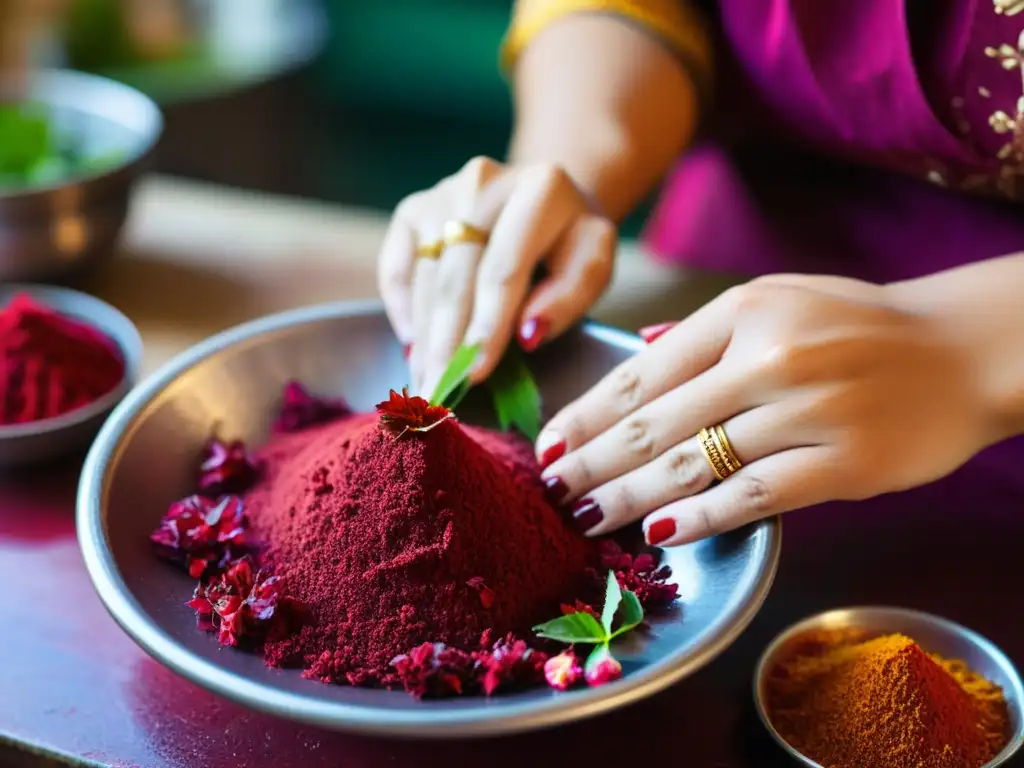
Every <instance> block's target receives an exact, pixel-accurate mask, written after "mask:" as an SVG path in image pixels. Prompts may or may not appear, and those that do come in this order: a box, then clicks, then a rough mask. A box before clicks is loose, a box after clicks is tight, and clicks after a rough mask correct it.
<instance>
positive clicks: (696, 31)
mask: <svg viewBox="0 0 1024 768" xmlns="http://www.w3.org/2000/svg"><path fill="white" fill-rule="evenodd" d="M574 13H607V14H612V15H616V16H623V17H625V18H628V19H630V20H631V21H634V22H636V23H637V24H639V25H641V26H643V27H646V28H647V29H648V30H650V31H651V32H653V33H655V34H656V35H657V36H658V37H660V38H662V39H663V40H665V42H666V43H668V44H669V45H670V46H672V48H674V49H676V50H677V51H678V52H679V53H681V54H683V55H685V56H686V57H687V58H689V59H691V60H692V63H694V64H696V65H697V66H699V67H701V68H702V69H704V68H708V67H710V51H709V46H708V41H707V38H706V37H705V34H704V25H703V23H702V20H701V18H700V17H699V16H698V15H697V13H696V11H694V9H693V8H691V7H690V6H689V5H688V4H687V3H686V2H685V0H550V2H547V3H545V4H544V6H543V8H541V9H539V10H538V11H536V12H534V13H532V14H530V15H528V16H525V17H519V16H516V17H514V18H513V21H512V25H511V26H510V27H509V30H508V32H507V33H506V35H505V40H504V42H503V43H502V46H501V67H502V69H503V70H505V71H510V70H511V68H512V66H513V65H514V64H515V62H516V59H517V58H519V55H520V54H521V53H522V52H523V49H525V48H526V46H527V45H529V44H530V42H531V41H532V40H533V38H534V37H536V36H537V34H538V33H540V32H541V31H542V30H543V29H545V28H546V27H548V26H549V25H550V24H552V23H554V22H555V21H558V20H559V19H561V18H563V17H565V16H569V15H571V14H574Z"/></svg>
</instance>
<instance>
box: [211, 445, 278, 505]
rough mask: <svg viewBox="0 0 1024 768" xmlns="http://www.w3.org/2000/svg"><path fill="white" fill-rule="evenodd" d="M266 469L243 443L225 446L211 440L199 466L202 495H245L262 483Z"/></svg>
mask: <svg viewBox="0 0 1024 768" xmlns="http://www.w3.org/2000/svg"><path fill="white" fill-rule="evenodd" d="M262 470H263V467H262V464H261V463H260V462H259V461H258V460H257V459H256V458H254V457H253V456H250V455H249V452H248V451H247V450H246V447H245V443H243V442H242V441H241V440H235V441H233V442H230V443H225V442H223V441H222V440H220V439H218V438H216V437H211V438H210V439H209V441H207V443H206V446H205V447H204V448H203V455H202V459H201V462H200V465H199V492H200V493H202V494H203V495H205V496H220V495H221V494H225V493H245V492H246V491H247V490H249V488H250V487H252V485H253V484H254V483H255V482H256V481H257V480H259V478H260V473H261V472H262Z"/></svg>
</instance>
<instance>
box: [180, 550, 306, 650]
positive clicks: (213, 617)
mask: <svg viewBox="0 0 1024 768" xmlns="http://www.w3.org/2000/svg"><path fill="white" fill-rule="evenodd" d="M186 605H188V606H189V607H190V608H194V609H195V612H196V618H197V620H198V625H199V628H200V629H202V630H206V631H208V632H216V633H217V642H219V643H220V644H221V645H232V646H238V645H241V644H242V643H243V642H245V641H250V642H252V643H256V644H258V643H259V642H261V641H263V640H265V639H267V638H272V639H274V638H279V637H282V636H284V635H285V634H287V632H288V631H289V630H290V629H293V628H294V623H295V620H296V619H297V617H298V616H299V613H300V611H299V606H298V604H297V603H295V601H294V600H291V599H290V598H288V597H286V596H285V595H284V589H283V584H282V582H281V578H280V577H279V576H274V575H271V574H270V572H269V571H266V570H260V571H255V570H254V569H253V565H252V561H251V560H250V559H249V558H248V557H245V558H242V559H241V560H239V561H238V562H236V563H233V564H232V565H231V566H230V567H229V568H228V569H227V570H226V571H224V572H222V573H220V574H218V575H217V576H216V577H214V578H213V579H211V580H210V581H208V582H206V583H200V584H199V585H198V586H197V587H196V591H195V594H193V596H192V599H191V600H189V601H188V603H186Z"/></svg>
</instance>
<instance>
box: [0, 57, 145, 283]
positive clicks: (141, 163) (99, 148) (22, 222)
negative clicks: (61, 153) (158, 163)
mask: <svg viewBox="0 0 1024 768" xmlns="http://www.w3.org/2000/svg"><path fill="white" fill-rule="evenodd" d="M12 101H14V102H20V101H29V102H33V103H37V104H40V105H42V106H43V107H45V108H47V109H48V110H49V114H50V118H51V120H52V122H53V125H54V128H55V130H57V131H59V132H61V133H68V134H71V135H73V136H75V137H76V139H77V140H78V141H80V142H82V144H83V146H84V147H85V148H86V149H87V150H88V151H89V152H90V153H97V154H99V153H105V152H108V151H117V152H120V153H123V154H124V159H123V161H122V162H121V163H120V164H119V165H117V166H115V167H114V168H112V169H111V170H110V171H108V172H104V173H101V174H99V175H93V176H86V177H83V178H77V179H70V180H68V181H67V182H65V183H58V184H56V185H53V186H48V187H33V188H29V189H26V190H24V191H19V190H14V191H0V281H7V280H24V281H42V280H46V281H49V280H60V279H65V278H69V277H71V276H73V275H74V274H76V273H78V272H81V271H84V270H85V269H87V268H88V267H89V266H91V265H93V264H95V263H96V262H97V261H99V260H101V259H103V258H104V257H106V256H109V255H111V254H112V253H113V247H114V245H115V243H116V242H117V239H118V236H119V235H120V232H121V229H122V227H123V226H124V222H125V219H126V217H127V214H128V204H129V199H130V197H131V192H132V188H133V186H134V184H135V181H136V179H137V178H138V176H139V174H140V172H141V171H142V170H143V168H144V167H145V165H146V163H147V161H148V160H149V158H150V156H151V154H152V151H153V148H154V147H155V145H156V143H157V141H158V139H159V138H160V135H161V133H162V132H163V118H162V116H161V114H160V109H159V108H158V107H157V106H156V104H154V103H153V101H152V100H150V99H149V98H148V97H147V96H144V95H143V94H141V93H139V92H138V91H136V90H134V89H132V88H129V87H128V86H125V85H121V84H119V83H116V82H114V81H113V80H107V79H106V78H102V77H97V76H95V75H88V74H84V73H80V72H70V71H60V70H50V71H34V72H31V73H29V74H28V75H26V76H25V77H17V78H16V77H15V76H13V75H4V76H2V77H0V103H4V102H12Z"/></svg>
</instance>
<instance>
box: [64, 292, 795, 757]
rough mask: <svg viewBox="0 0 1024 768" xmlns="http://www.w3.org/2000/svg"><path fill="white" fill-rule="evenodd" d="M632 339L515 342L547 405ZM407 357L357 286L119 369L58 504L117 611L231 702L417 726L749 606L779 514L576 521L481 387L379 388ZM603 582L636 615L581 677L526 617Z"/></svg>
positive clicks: (502, 723)
mask: <svg viewBox="0 0 1024 768" xmlns="http://www.w3.org/2000/svg"><path fill="white" fill-rule="evenodd" d="M640 347H641V343H640V341H639V339H637V338H636V337H634V336H632V335H629V334H625V333H622V332H620V331H616V330H614V329H610V328H606V327H602V326H598V325H594V324H586V325H584V326H583V327H581V328H579V329H577V330H575V331H573V332H572V333H570V334H568V335H567V336H566V337H565V338H563V339H560V340H559V341H557V342H555V343H554V344H552V345H550V347H545V348H544V349H543V350H541V351H539V352H538V353H537V354H535V355H533V356H531V358H530V363H529V365H530V368H531V370H532V371H533V374H534V376H535V378H536V381H537V384H538V386H539V388H540V391H541V394H542V395H543V398H544V402H545V405H546V408H547V409H548V410H553V409H557V408H558V407H560V406H561V405H563V404H565V403H567V402H569V401H570V400H571V399H573V398H574V397H576V396H578V394H579V393H580V392H582V391H583V390H584V389H585V388H586V387H588V386H589V385H590V384H592V383H594V382H596V381H598V380H599V379H600V378H601V377H602V376H604V375H605V374H606V373H607V372H609V371H610V370H612V369H613V368H614V367H615V366H616V365H618V364H619V363H620V362H622V361H623V360H624V359H626V358H627V357H628V356H629V355H631V354H632V353H634V352H635V351H637V350H638V349H640ZM407 376H408V371H407V369H406V365H405V360H404V357H403V355H402V350H401V347H400V345H399V344H398V343H397V342H396V341H395V339H394V337H393V334H392V332H391V329H390V326H389V324H388V322H387V319H386V317H385V315H384V313H383V311H382V309H381V307H380V305H379V304H377V303H370V304H336V305H325V306H321V307H312V308H307V309H302V310H297V311H293V312H288V313H284V314H281V315H275V316H272V317H268V318H264V319H261V320H258V321H255V322H253V323H249V324H246V325H244V326H241V327H239V328H235V329H233V330H231V331H227V332H225V333H223V334H220V335H219V336H216V337H214V338H212V339H209V340H208V341H206V342H204V343H202V344H200V345H198V346H197V347H195V348H193V349H192V350H190V351H188V352H187V353H185V354H184V355H182V356H180V357H179V358H177V359H176V360H174V361H172V362H171V363H169V364H168V365H167V366H165V367H164V368H163V369H161V370H160V371H158V372H157V373H155V374H154V375H153V376H151V377H150V378H148V379H147V380H146V381H144V382H142V383H141V384H140V385H139V386H138V387H136V388H135V389H134V390H133V391H132V392H131V393H129V395H128V396H127V397H126V398H125V399H124V401H123V402H122V403H121V404H120V405H119V406H118V407H117V408H116V409H115V411H114V413H113V414H112V415H111V417H110V419H109V420H108V421H107V423H106V424H105V425H104V427H103V429H102V430H101V433H100V435H99V436H98V437H97V439H96V441H95V443H94V445H93V448H92V450H91V451H90V454H89V457H88V458H87V460H86V463H85V466H84V468H83V472H82V481H81V484H80V487H79V498H78V511H77V522H78V532H79V540H80V544H81V548H82V552H83V556H84V558H85V562H86V565H87V568H88V571H89V574H90V577H91V578H92V580H93V582H94V585H95V586H96V589H97V591H98V593H99V595H100V597H101V599H102V600H103V602H104V603H105V605H106V607H107V608H108V610H109V611H110V612H111V613H112V615H113V616H114V617H115V618H116V620H117V621H118V623H119V624H120V625H121V626H122V627H123V628H124V629H125V630H126V631H127V632H128V634H129V635H130V636H131V637H132V638H133V639H134V640H135V641H136V642H137V643H139V645H140V646H141V647H142V648H144V649H145V650H146V651H147V652H148V653H150V654H151V655H152V656H153V657H154V658H156V659H157V660H158V661H160V662H161V663H163V664H165V665H167V666H168V667H169V668H171V669H173V670H174V671H176V672H178V673H179V674H181V675H183V676H185V677H187V678H189V679H191V680H193V681H194V682H196V683H198V684H199V685H201V686H204V687H206V688H208V689H209V690H212V691H214V692H216V693H218V694H220V695H223V696H226V697H228V698H231V699H233V700H235V701H238V702H240V703H242V704H244V705H246V706H249V707H252V708H254V709H258V710H262V711H266V712H270V713H273V714H276V715H279V716H282V717H287V718H291V719H295V720H300V721H303V722H307V723H311V724H317V725H321V726H327V727H331V728H337V729H342V730H352V731H359V732H364V733H376V734H392V735H401V736H416V737H435V738H437V737H469V736H483V735H493V734H499V733H512V732H517V731H524V730H529V729H534V728H541V727H548V726H552V725H556V724H558V723H564V722H568V721H571V720H576V719H579V718H583V717H589V716H593V715H595V714H598V713H601V712H607V711H609V710H611V709H614V708H616V707H620V706H623V705H625V704H628V703H630V702H633V701H636V700H638V699H641V698H643V697H646V696H649V695H651V694H653V693H655V692H657V691H659V690H662V689H664V688H665V687H666V686H668V685H670V684H672V683H674V682H676V681H679V680H681V679H683V678H684V677H686V676H688V675H690V674H691V673H693V672H694V671H695V670H697V669H699V668H701V667H702V666H704V665H705V664H707V663H708V662H709V661H711V660H712V659H713V658H714V657H715V656H717V655H718V654H719V653H721V652H722V651H723V650H724V649H725V648H726V647H728V646H729V645H730V644H731V643H732V642H733V640H735V639H736V637H738V635H739V634H740V632H742V630H743V629H744V627H745V626H746V625H747V624H748V623H749V622H750V621H751V619H752V618H753V616H754V615H755V613H756V612H757V610H758V609H759V608H760V605H761V603H762V601H763V600H764V598H765V596H766V594H767V591H768V589H769V586H770V584H771V580H772V578H773V575H774V572H775V568H776V565H777V562H778V556H779V545H780V525H779V522H778V520H769V521H763V522H759V523H757V524H754V525H752V526H751V527H749V528H746V529H743V530H740V531H737V532H735V533H733V534H730V535H728V536H723V537H717V538H714V539H709V540H707V541H703V542H698V543H696V544H693V545H688V546H686V547H680V548H675V549H672V550H666V551H664V552H662V551H660V550H645V549H640V548H633V547H634V546H635V545H636V544H637V542H636V541H634V540H633V539H631V537H630V536H629V535H626V536H623V537H622V538H621V539H619V540H618V541H617V542H614V543H613V542H608V541H606V542H596V541H594V540H591V539H585V538H583V537H582V536H580V535H579V534H578V533H576V532H575V531H574V530H573V529H572V527H571V526H570V524H569V523H568V521H567V520H566V519H565V516H564V515H563V514H561V513H560V512H559V511H558V510H556V509H555V508H554V507H552V506H551V505H550V503H549V502H548V501H547V499H546V497H545V495H544V489H543V487H542V484H541V482H540V480H539V468H538V467H537V464H536V460H535V459H534V456H533V450H532V447H531V446H530V445H529V443H528V442H526V441H525V440H522V439H521V438H518V437H516V436H514V435H510V434H503V433H499V432H498V431H496V430H495V429H494V427H495V423H494V419H493V415H492V414H491V413H490V410H489V408H488V407H485V406H486V402H485V398H481V399H480V401H478V402H476V403H474V402H473V400H472V395H471V396H470V397H469V398H467V400H466V401H465V403H464V406H460V407H459V409H458V412H457V414H455V415H454V416H452V415H451V414H445V413H443V412H440V411H434V410H432V409H431V408H430V407H429V405H428V404H427V403H426V402H423V401H420V402H417V401H416V399H415V398H411V397H405V396H403V395H402V394H401V387H402V385H403V383H404V382H405V381H406V380H407ZM389 389H394V390H398V392H395V393H393V394H392V395H391V397H390V399H389V398H388V390H389ZM382 400H383V401H385V402H383V403H382ZM669 571H671V574H670V578H669ZM610 583H614V584H617V585H618V588H620V589H621V590H623V591H624V592H629V593H631V594H632V595H633V596H635V597H636V601H637V602H638V603H639V604H641V605H642V606H643V607H644V612H645V613H644V624H643V625H642V626H641V627H640V628H638V629H635V630H633V631H630V632H629V633H628V634H627V635H624V636H623V637H621V638H619V639H617V640H615V641H613V643H612V651H613V653H614V655H615V658H616V659H617V660H618V662H619V663H620V664H621V676H619V674H618V673H619V671H620V670H617V669H613V668H612V666H613V665H601V668H600V671H601V674H595V675H593V676H590V675H587V676H585V678H586V679H584V676H581V675H579V672H578V670H574V669H573V664H572V662H571V660H568V659H567V657H566V656H565V651H566V647H565V645H564V644H563V645H559V644H557V643H556V644H555V647H551V645H550V644H545V643H547V642H548V641H546V640H545V639H544V638H542V637H540V636H539V635H536V634H533V633H531V629H532V627H534V626H535V625H537V624H538V623H542V622H544V621H545V620H552V619H556V617H558V616H560V615H561V614H562V613H570V614H577V613H579V614H585V613H587V612H588V611H590V612H593V613H595V614H597V616H595V617H591V616H587V620H589V621H596V620H599V619H600V613H601V605H602V603H601V601H602V600H603V599H604V594H605V586H606V584H610ZM595 587H599V588H600V589H595ZM607 588H608V589H610V588H611V587H610V586H608V587H607ZM598 592H600V594H598ZM628 602H629V601H628V600H625V601H624V603H623V605H625V604H626V603H628ZM616 615H617V616H625V614H624V613H621V612H619V613H617V614H616ZM623 620H624V619H623ZM581 621H583V620H581ZM583 623H584V624H585V623H586V621H584V622H583ZM549 662H551V663H552V665H553V666H552V665H549ZM606 672H607V674H605V673H606ZM574 682H575V685H573V683H574ZM549 684H550V685H549ZM562 688H567V690H561V689H562ZM410 694H412V695H410Z"/></svg>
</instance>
